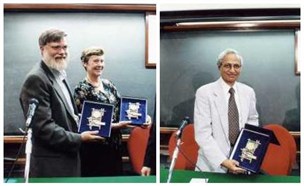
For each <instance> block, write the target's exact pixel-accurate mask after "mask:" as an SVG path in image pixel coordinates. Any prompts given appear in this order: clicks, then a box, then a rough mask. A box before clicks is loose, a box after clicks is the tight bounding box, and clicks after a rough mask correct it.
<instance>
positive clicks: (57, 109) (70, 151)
mask: <svg viewBox="0 0 304 186" xmlns="http://www.w3.org/2000/svg"><path fill="white" fill-rule="evenodd" d="M39 47H40V52H41V55H42V60H41V62H40V63H37V64H36V66H35V67H33V69H32V70H31V71H30V72H29V73H28V74H27V77H26V80H25V82H24V84H23V87H22V90H21V93H20V103H21V107H22V109H23V112H24V115H27V113H28V110H29V109H30V108H29V100H32V99H33V98H34V99H36V100H37V101H38V102H39V104H38V105H37V108H36V111H35V114H34V116H33V118H32V122H31V126H30V127H31V128H32V132H33V135H32V153H31V164H30V177H71V176H80V158H79V149H80V146H81V143H82V142H83V141H92V140H101V139H102V138H101V137H99V136H97V135H95V134H96V131H93V132H83V133H81V134H78V133H77V122H78V116H77V108H76V106H75V103H74V101H73V98H72V97H71V91H70V89H69V87H68V84H67V82H66V73H65V69H66V67H67V64H68V61H67V57H68V44H67V40H66V34H65V32H63V31H61V30H58V29H49V30H46V31H45V32H43V33H42V34H41V35H40V37H39Z"/></svg>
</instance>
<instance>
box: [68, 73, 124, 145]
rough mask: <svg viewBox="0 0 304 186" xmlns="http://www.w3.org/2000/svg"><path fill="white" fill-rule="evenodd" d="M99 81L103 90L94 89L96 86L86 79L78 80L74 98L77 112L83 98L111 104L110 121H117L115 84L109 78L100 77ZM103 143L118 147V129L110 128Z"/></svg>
mask: <svg viewBox="0 0 304 186" xmlns="http://www.w3.org/2000/svg"><path fill="white" fill-rule="evenodd" d="M101 82H102V84H103V87H104V91H100V90H96V88H95V87H94V86H93V85H92V84H90V83H89V82H88V81H87V80H86V79H84V80H83V81H81V82H79V84H78V85H77V86H76V87H75V91H74V100H75V102H76V106H77V109H78V113H81V110H82V105H83V102H84V100H89V101H95V102H101V103H106V104H111V105H113V106H114V112H113V121H112V122H114V123H115V122H118V121H119V111H120V94H119V93H118V91H117V89H116V87H115V85H114V84H113V83H112V82H110V81H109V80H107V79H101ZM105 143H106V144H109V145H114V146H115V147H116V148H119V146H120V144H121V132H120V130H119V129H118V130H116V129H115V130H111V136H110V137H109V138H107V139H106V142H105Z"/></svg>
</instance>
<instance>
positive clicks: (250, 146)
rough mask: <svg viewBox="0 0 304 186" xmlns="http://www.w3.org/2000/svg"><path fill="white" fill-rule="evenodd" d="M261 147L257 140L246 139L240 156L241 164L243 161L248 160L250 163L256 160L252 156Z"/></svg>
mask: <svg viewBox="0 0 304 186" xmlns="http://www.w3.org/2000/svg"><path fill="white" fill-rule="evenodd" d="M259 145H261V143H260V141H259V140H255V141H254V140H251V139H247V144H246V146H245V148H242V149H241V151H242V154H241V155H240V158H241V162H243V161H244V159H246V160H248V161H249V163H251V162H252V160H256V159H257V157H256V156H255V155H254V152H255V150H256V149H257V148H258V147H259Z"/></svg>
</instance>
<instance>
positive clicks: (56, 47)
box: [49, 45, 68, 50]
mask: <svg viewBox="0 0 304 186" xmlns="http://www.w3.org/2000/svg"><path fill="white" fill-rule="evenodd" d="M49 46H50V47H51V48H52V49H54V50H61V49H63V50H67V49H68V46H67V45H64V46H60V45H49Z"/></svg>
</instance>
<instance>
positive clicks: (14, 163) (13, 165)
mask: <svg viewBox="0 0 304 186" xmlns="http://www.w3.org/2000/svg"><path fill="white" fill-rule="evenodd" d="M27 131H28V129H26V131H24V135H23V138H22V143H21V145H20V147H19V149H18V152H17V156H16V158H15V160H14V162H13V164H12V166H11V168H10V171H9V173H8V175H7V178H6V179H5V183H7V182H8V180H9V179H10V177H11V174H12V172H13V170H14V168H15V166H16V164H17V160H18V159H19V158H20V155H21V150H22V149H23V147H24V146H25V137H26V134H27Z"/></svg>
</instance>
